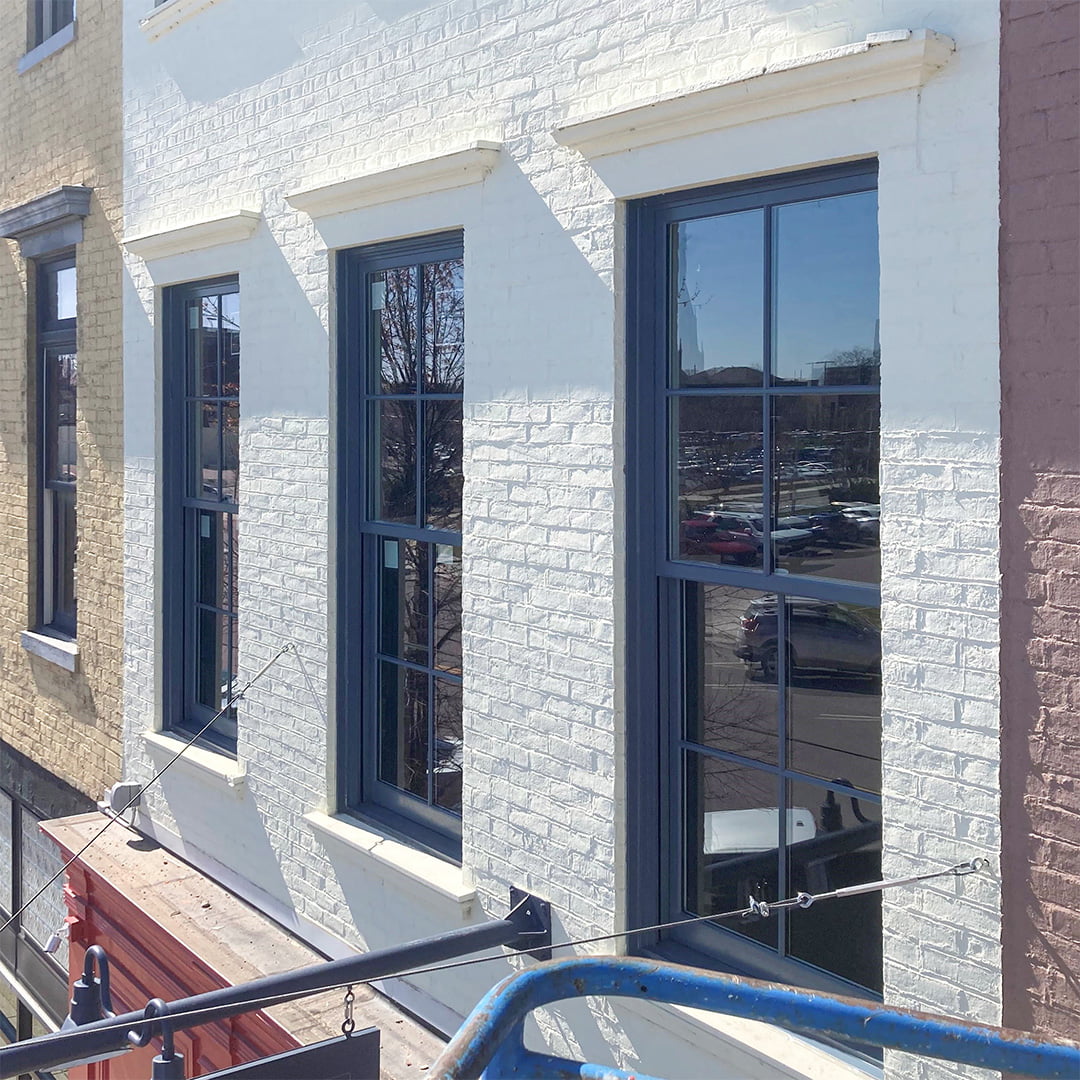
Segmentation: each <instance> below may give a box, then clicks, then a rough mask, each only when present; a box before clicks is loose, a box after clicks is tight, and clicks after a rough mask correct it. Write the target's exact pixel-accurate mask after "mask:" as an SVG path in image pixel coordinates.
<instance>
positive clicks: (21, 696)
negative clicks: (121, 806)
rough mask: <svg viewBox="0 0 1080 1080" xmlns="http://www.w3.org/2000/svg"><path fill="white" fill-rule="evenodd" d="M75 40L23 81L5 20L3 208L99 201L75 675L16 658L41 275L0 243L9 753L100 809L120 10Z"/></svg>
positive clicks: (98, 10) (110, 651) (113, 738)
mask: <svg viewBox="0 0 1080 1080" xmlns="http://www.w3.org/2000/svg"><path fill="white" fill-rule="evenodd" d="M78 7H79V11H78V21H77V24H76V39H75V41H74V42H72V43H71V44H69V45H67V46H66V47H64V48H63V49H62V50H60V51H59V52H57V53H55V54H53V55H52V56H49V57H47V58H46V59H44V60H42V61H41V62H40V63H38V64H37V65H35V66H34V67H32V68H30V69H29V70H27V71H26V72H24V73H23V74H21V75H20V74H18V72H17V64H18V60H19V58H20V57H21V56H22V55H23V53H24V52H25V47H26V40H27V34H26V9H27V5H25V4H23V3H9V4H4V5H3V6H2V10H0V49H2V51H3V56H2V61H0V207H2V208H5V209H6V208H7V207H9V206H15V205H18V204H20V203H22V202H25V201H26V200H28V199H31V198H34V197H36V196H38V195H43V194H45V193H46V192H48V191H51V190H52V189H53V188H55V187H57V186H58V185H61V184H83V185H86V186H87V187H90V188H93V191H94V193H93V197H92V200H91V208H90V213H89V215H88V216H87V218H86V219H85V222H84V235H83V240H82V243H81V244H79V245H78V248H77V252H76V259H77V272H78V352H79V385H78V403H77V421H76V423H77V428H76V431H77V434H76V439H77V445H78V454H79V480H78V495H77V499H78V509H77V512H78V530H79V535H78V586H77V587H78V604H79V613H78V618H79V629H78V642H79V653H80V655H79V668H78V670H77V671H76V672H75V673H74V674H71V673H68V672H67V671H64V670H62V669H61V668H59V667H56V666H55V665H53V664H50V663H49V662H47V661H45V660H42V659H40V658H37V657H33V656H30V655H29V654H27V653H26V652H24V651H23V649H22V648H21V646H20V643H19V634H20V632H21V631H23V630H26V629H29V628H31V627H32V624H33V620H34V618H35V614H34V609H35V602H34V596H35V592H36V582H35V579H36V574H37V571H36V562H35V559H36V555H35V536H34V527H33V522H34V520H35V516H36V500H35V496H34V494H33V492H34V490H35V483H36V478H35V466H34V453H35V451H34V445H35V442H34V440H35V437H36V435H35V428H36V421H35V417H36V409H37V402H35V401H34V400H32V396H33V385H34V382H33V379H32V378H31V373H32V371H33V364H34V362H35V361H34V357H33V355H32V349H33V345H32V341H31V339H30V337H29V336H28V327H29V326H32V321H31V320H32V314H31V312H32V308H33V302H34V298H33V295H32V293H33V285H32V281H31V278H32V272H31V271H28V268H27V264H26V262H25V260H23V259H22V257H21V256H20V254H19V249H18V244H17V243H15V242H14V241H10V240H5V241H0V245H2V246H0V326H3V328H4V332H3V333H2V334H0V672H2V675H0V738H2V739H3V740H5V741H6V742H8V743H9V744H10V745H11V746H13V747H15V748H16V749H17V750H19V751H21V752H22V753H24V754H26V755H27V756H29V757H31V758H32V759H34V760H35V761H37V762H39V763H40V764H41V765H43V766H44V767H46V768H47V769H49V770H50V771H52V772H54V773H55V774H56V775H58V776H60V777H61V778H62V779H64V780H66V781H68V782H69V783H70V784H72V785H73V786H74V787H76V788H78V789H79V790H80V791H82V792H84V793H85V794H87V795H89V796H91V797H92V798H99V797H100V796H101V794H102V792H103V791H104V790H105V788H106V787H108V786H109V785H110V784H111V783H113V782H114V781H115V780H117V779H119V772H120V745H121V739H120V717H121V698H120V684H121V671H122V653H121V630H122V604H123V550H122V522H123V517H122V501H121V500H122V493H123V461H122V441H123V414H122V409H121V396H120V395H121V380H122V359H121V356H122V321H121V298H120V282H121V267H122V262H121V257H120V252H119V247H118V243H117V233H118V231H119V228H120V179H121V162H120V139H121V121H120V49H119V40H120V15H121V12H120V8H119V5H118V4H116V3H113V2H112V0H80V3H79V5H78Z"/></svg>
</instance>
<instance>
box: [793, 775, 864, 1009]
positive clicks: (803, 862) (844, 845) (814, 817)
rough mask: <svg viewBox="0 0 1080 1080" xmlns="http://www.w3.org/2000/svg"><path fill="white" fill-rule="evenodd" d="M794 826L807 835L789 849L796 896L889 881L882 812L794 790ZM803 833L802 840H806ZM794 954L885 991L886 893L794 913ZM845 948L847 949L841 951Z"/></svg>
mask: <svg viewBox="0 0 1080 1080" xmlns="http://www.w3.org/2000/svg"><path fill="white" fill-rule="evenodd" d="M788 799H789V806H790V807H791V809H790V810H789V811H788V817H789V820H793V821H795V822H796V823H800V822H804V821H805V822H806V823H807V829H806V832H807V836H806V837H805V838H803V839H799V840H797V841H796V842H792V838H790V837H789V843H788V890H787V891H788V892H789V893H790V894H792V895H794V894H795V893H797V892H808V893H817V892H827V891H829V890H831V889H841V888H845V887H847V886H849V885H861V884H863V883H864V882H867V881H878V880H879V879H880V878H881V807H880V806H878V805H877V804H875V803H873V802H868V801H867V800H865V799H852V798H850V797H848V796H846V795H839V794H836V793H835V792H831V791H828V790H826V789H824V788H820V787H816V786H814V785H811V784H803V783H791V784H790V785H789V786H788ZM801 831H802V830H800V835H801ZM787 925H788V951H789V952H790V953H791V955H792V956H794V957H795V958H796V959H798V960H803V961H805V962H806V963H809V964H814V965H815V966H816V967H819V968H823V969H824V970H825V971H829V972H832V973H833V974H834V975H839V976H840V977H841V978H844V979H850V980H851V981H852V982H854V983H857V984H858V985H859V986H865V987H866V988H867V989H868V990H875V991H880V990H881V894H880V893H866V894H865V895H862V896H849V897H843V898H841V899H837V900H829V901H828V902H827V903H821V904H814V905H812V906H811V907H809V908H807V909H805V910H803V909H798V908H796V909H794V910H792V911H791V912H790V913H789V915H788V920H787ZM837 942H843V945H844V947H843V948H837Z"/></svg>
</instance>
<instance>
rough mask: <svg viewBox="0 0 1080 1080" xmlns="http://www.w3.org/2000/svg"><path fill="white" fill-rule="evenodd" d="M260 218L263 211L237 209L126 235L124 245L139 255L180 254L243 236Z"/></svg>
mask: <svg viewBox="0 0 1080 1080" xmlns="http://www.w3.org/2000/svg"><path fill="white" fill-rule="evenodd" d="M261 220H262V215H261V214H260V213H259V212H258V211H257V210H237V211H235V212H234V213H232V214H226V215H224V216H222V217H217V218H210V219H209V220H207V221H196V222H193V223H192V224H190V225H181V226H178V227H177V228H174V229H163V230H162V231H161V232H156V233H144V234H143V235H141V236H131V237H127V238H125V239H124V247H126V248H127V249H128V251H130V252H131V253H132V255H138V257H139V258H140V259H145V260H147V261H149V260H151V259H165V258H168V257H169V256H170V255H183V254H184V253H185V252H188V251H198V250H200V249H202V248H208V247H214V246H216V245H218V244H232V243H235V242H236V241H238V240H246V239H247V238H248V237H249V236H251V235H252V233H254V232H255V229H256V227H257V226H258V224H259V222H260V221H261Z"/></svg>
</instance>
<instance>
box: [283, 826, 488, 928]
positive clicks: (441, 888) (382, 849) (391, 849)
mask: <svg viewBox="0 0 1080 1080" xmlns="http://www.w3.org/2000/svg"><path fill="white" fill-rule="evenodd" d="M304 821H305V823H306V824H307V825H308V826H309V827H310V828H311V831H312V832H313V833H315V835H316V836H317V837H318V838H319V839H320V840H322V841H324V842H325V841H327V840H332V841H335V842H336V843H337V844H338V845H339V846H341V847H343V848H345V849H346V850H348V851H350V852H356V853H357V854H358V855H361V856H363V857H365V858H370V859H373V860H374V861H376V862H378V863H381V864H382V866H383V867H385V868H387V869H389V870H391V871H393V872H395V873H396V874H400V875H401V876H402V877H405V878H408V879H411V880H412V881H414V882H417V883H418V884H420V885H423V886H424V887H425V888H426V889H429V890H431V891H432V892H434V893H437V894H438V895H439V896H441V897H444V898H445V899H447V900H451V901H453V902H454V903H456V904H457V905H459V906H460V907H462V908H464V907H467V906H468V905H470V904H472V903H473V902H474V901H475V900H476V890H475V889H474V888H470V887H469V886H467V885H466V884H465V881H464V875H463V871H462V868H461V867H460V866H454V865H453V864H451V863H448V862H444V861H443V860H442V859H439V858H437V857H436V856H434V855H429V854H428V853H427V852H426V851H420V850H418V849H417V848H414V847H410V846H409V845H408V844H404V843H402V842H401V841H400V840H396V839H394V837H392V836H389V835H387V834H386V833H383V832H376V831H375V828H374V826H372V825H370V823H365V824H363V825H361V824H360V822H358V821H356V820H355V819H353V818H345V817H332V816H331V815H329V814H323V813H319V812H317V811H313V812H312V813H308V814H305V815H304Z"/></svg>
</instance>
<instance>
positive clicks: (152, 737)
mask: <svg viewBox="0 0 1080 1080" xmlns="http://www.w3.org/2000/svg"><path fill="white" fill-rule="evenodd" d="M142 739H143V742H144V743H145V744H146V748H147V749H148V750H149V751H150V756H151V757H153V758H154V762H155V765H164V764H165V762H166V761H167V760H168V759H169V758H172V757H174V756H175V755H176V753H177V752H178V751H179V750H181V749H183V748H184V747H185V746H186V744H187V740H186V739H183V738H180V737H179V736H177V735H172V734H170V733H169V732H167V731H144V732H143V733H142ZM174 767H178V768H187V769H191V770H193V771H195V772H199V773H202V774H203V775H204V776H209V777H212V778H213V779H214V780H217V781H224V782H225V783H226V784H227V785H228V786H229V787H231V788H243V786H244V784H245V783H246V780H247V770H246V769H245V768H244V766H243V765H241V764H240V763H239V762H238V761H236V760H235V759H233V758H231V757H227V756H226V755H225V754H217V753H215V752H214V751H213V750H207V749H206V747H205V746H188V747H187V749H185V750H184V752H183V754H182V755H181V756H180V758H179V759H178V760H177V762H176V766H174Z"/></svg>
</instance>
